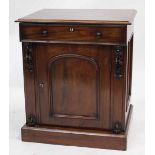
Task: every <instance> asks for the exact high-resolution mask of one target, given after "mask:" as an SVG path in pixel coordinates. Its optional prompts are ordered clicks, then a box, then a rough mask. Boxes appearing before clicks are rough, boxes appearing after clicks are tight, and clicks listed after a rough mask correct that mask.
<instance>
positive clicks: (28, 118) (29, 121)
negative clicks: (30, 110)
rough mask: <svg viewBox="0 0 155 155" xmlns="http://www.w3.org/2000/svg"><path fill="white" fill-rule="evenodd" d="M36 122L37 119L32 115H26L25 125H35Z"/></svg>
mask: <svg viewBox="0 0 155 155" xmlns="http://www.w3.org/2000/svg"><path fill="white" fill-rule="evenodd" d="M36 123H37V119H36V117H35V116H34V115H32V114H30V115H27V116H26V125H27V126H35V125H36Z"/></svg>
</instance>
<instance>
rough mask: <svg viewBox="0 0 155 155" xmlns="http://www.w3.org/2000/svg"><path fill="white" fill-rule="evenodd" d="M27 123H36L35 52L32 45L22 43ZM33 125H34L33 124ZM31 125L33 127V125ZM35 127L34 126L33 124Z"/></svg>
mask: <svg viewBox="0 0 155 155" xmlns="http://www.w3.org/2000/svg"><path fill="white" fill-rule="evenodd" d="M22 51H23V73H24V92H25V111H26V123H27V125H30V124H31V123H30V122H31V120H33V123H34V122H35V123H36V121H37V120H36V110H35V79H34V70H35V68H34V62H33V61H34V51H33V46H32V44H31V43H22ZM33 123H32V124H33ZM32 124H31V125H32ZM33 125H34V124H33Z"/></svg>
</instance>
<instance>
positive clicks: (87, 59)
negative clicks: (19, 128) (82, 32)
mask: <svg viewBox="0 0 155 155" xmlns="http://www.w3.org/2000/svg"><path fill="white" fill-rule="evenodd" d="M34 47H35V51H36V52H35V67H36V73H35V74H36V78H37V80H36V81H37V82H36V90H37V95H36V96H37V97H36V106H37V109H38V110H37V113H38V120H39V124H45V125H57V126H67V127H85V128H98V129H109V128H110V104H109V103H110V70H111V63H110V62H111V47H110V46H96V45H67V44H48V43H46V44H37V43H35V46H34Z"/></svg>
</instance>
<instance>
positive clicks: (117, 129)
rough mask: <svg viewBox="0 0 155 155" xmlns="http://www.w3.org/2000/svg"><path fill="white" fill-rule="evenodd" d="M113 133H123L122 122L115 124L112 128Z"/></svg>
mask: <svg viewBox="0 0 155 155" xmlns="http://www.w3.org/2000/svg"><path fill="white" fill-rule="evenodd" d="M112 132H113V133H114V134H120V133H122V132H123V128H122V124H121V123H120V122H115V123H114V124H113V127H112Z"/></svg>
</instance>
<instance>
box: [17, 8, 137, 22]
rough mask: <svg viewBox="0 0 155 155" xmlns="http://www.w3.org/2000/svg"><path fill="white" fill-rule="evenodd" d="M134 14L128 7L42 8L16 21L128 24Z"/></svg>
mask: <svg viewBox="0 0 155 155" xmlns="http://www.w3.org/2000/svg"><path fill="white" fill-rule="evenodd" d="M135 15H136V10H129V9H125V10H120V9H104V10H103V9H43V10H39V11H37V12H35V13H32V14H30V15H28V16H25V17H23V18H19V19H18V20H16V22H28V23H83V24H124V25H130V24H132V23H133V21H134V17H135Z"/></svg>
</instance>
